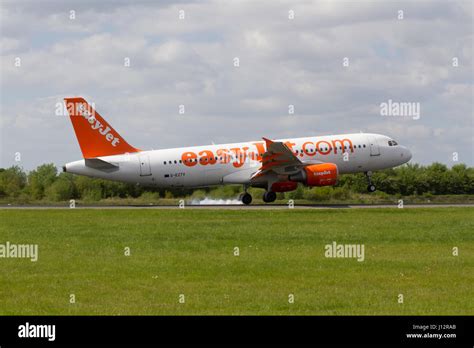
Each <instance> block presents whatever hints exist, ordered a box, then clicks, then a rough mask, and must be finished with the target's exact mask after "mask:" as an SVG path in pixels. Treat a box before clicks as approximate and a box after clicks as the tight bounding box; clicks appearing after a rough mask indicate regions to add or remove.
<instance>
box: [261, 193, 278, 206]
mask: <svg viewBox="0 0 474 348" xmlns="http://www.w3.org/2000/svg"><path fill="white" fill-rule="evenodd" d="M276 198H277V195H276V193H275V192H273V191H267V192H265V193H264V194H263V201H264V202H265V203H271V202H275V199H276Z"/></svg>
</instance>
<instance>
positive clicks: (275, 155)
mask: <svg viewBox="0 0 474 348" xmlns="http://www.w3.org/2000/svg"><path fill="white" fill-rule="evenodd" d="M263 140H265V143H266V145H267V150H266V152H265V153H264V154H263V156H262V166H261V167H260V169H259V170H258V171H257V172H255V174H253V175H252V179H256V178H259V177H261V176H264V175H266V174H269V173H272V172H273V173H275V174H277V175H289V174H293V173H296V172H297V171H298V170H299V169H300V168H301V167H304V166H306V165H308V164H309V163H307V162H301V161H300V159H299V158H298V157H296V156H295V154H294V153H293V151H291V150H290V149H289V148H288V146H286V145H285V144H284V143H283V142H281V141H272V140H270V139H267V138H263ZM318 162H319V161H318Z"/></svg>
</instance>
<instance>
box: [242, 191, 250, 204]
mask: <svg viewBox="0 0 474 348" xmlns="http://www.w3.org/2000/svg"><path fill="white" fill-rule="evenodd" d="M239 199H240V200H241V201H242V203H244V204H245V205H249V204H250V203H252V195H251V194H250V193H247V192H245V193H242V194H241V195H240V197H239Z"/></svg>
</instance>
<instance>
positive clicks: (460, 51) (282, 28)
mask: <svg viewBox="0 0 474 348" xmlns="http://www.w3.org/2000/svg"><path fill="white" fill-rule="evenodd" d="M0 6H1V7H0V8H1V13H0V29H1V42H0V43H1V46H0V47H1V56H2V57H1V66H0V68H1V70H0V86H1V90H0V92H1V93H0V100H1V109H0V127H1V132H0V137H1V139H0V167H8V166H11V165H14V164H18V165H21V166H23V167H24V168H25V169H28V170H30V169H33V168H34V167H36V166H37V165H39V164H42V163H55V164H56V165H57V166H58V167H59V166H61V165H62V164H63V163H65V162H69V161H72V160H76V159H78V158H80V157H81V153H80V150H79V146H78V144H77V142H76V139H75V136H74V133H73V130H72V127H71V124H70V121H69V119H68V118H67V117H64V116H57V115H55V109H56V104H57V103H58V102H61V100H62V98H63V97H66V96H84V97H85V98H86V99H88V100H89V101H91V102H94V103H95V105H96V108H97V110H98V111H99V112H100V113H101V114H102V115H103V116H104V117H105V118H106V119H107V120H108V121H109V122H110V123H111V124H112V125H113V126H114V128H115V129H116V130H117V131H119V132H120V133H121V134H122V135H123V136H124V137H125V138H126V139H127V141H128V142H130V143H131V144H133V145H135V146H137V147H140V148H143V149H150V148H154V149H158V148H168V147H180V146H191V145H204V144H210V143H211V142H215V143H219V142H222V143H227V142H237V141H246V140H256V139H260V138H261V137H262V136H265V137H271V138H286V137H301V136H311V135H324V134H337V133H349V132H359V131H364V132H374V133H382V134H386V135H389V136H391V137H393V138H395V139H396V140H397V141H398V142H400V143H402V144H404V145H407V146H408V147H410V149H411V150H412V152H413V159H412V161H413V162H417V163H422V164H429V163H431V162H434V161H437V162H442V163H445V164H447V165H449V166H451V165H453V164H456V163H459V162H464V163H467V164H468V165H471V166H472V165H473V164H474V157H473V153H474V151H473V150H474V126H473V120H474V116H473V57H472V42H473V17H472V15H473V7H472V2H470V1H450V2H446V1H408V2H404V1H386V2H385V1H351V2H347V1H279V2H276V1H270V0H265V1H259V2H253V1H202V2H196V3H195V2H186V1H182V2H160V3H159V4H156V3H155V2H151V1H133V2H132V1H101V2H98V1H97V2H94V1H80V2H79V1H35V2H33V1H2V2H1V4H0ZM180 10H183V11H184V13H185V18H184V19H179V13H180V12H179V11H180ZM290 10H292V11H294V13H295V17H294V19H289V18H288V14H289V11H290ZM400 10H401V11H403V19H399V18H398V17H399V11H400ZM70 11H75V16H76V17H75V19H70ZM126 57H128V58H130V62H131V66H130V67H125V66H124V64H123V63H124V59H125V58H126ZM235 57H238V58H239V60H240V66H239V67H234V65H233V59H234V58H235ZM345 57H347V58H348V59H349V66H347V67H344V66H343V64H342V62H343V59H344V58H345ZM16 58H20V59H21V66H19V67H17V66H15V59H16ZM453 58H457V60H458V62H459V65H458V66H457V67H454V66H453V64H452V62H453ZM389 99H391V100H393V101H398V102H415V103H420V108H421V116H420V118H419V119H417V120H414V119H413V117H385V116H382V115H381V114H380V104H381V103H383V102H387V101H388V100H389ZM181 104H183V105H185V110H186V112H185V114H184V115H180V114H179V113H178V107H179V105H181ZM290 104H292V105H294V106H295V114H293V115H290V114H288V105H290ZM454 152H456V153H458V158H459V162H456V161H453V153H454ZM17 153H20V154H21V161H15V154H17Z"/></svg>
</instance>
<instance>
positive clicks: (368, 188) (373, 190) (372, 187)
mask: <svg viewBox="0 0 474 348" xmlns="http://www.w3.org/2000/svg"><path fill="white" fill-rule="evenodd" d="M364 174H365V176H366V177H367V182H368V183H369V186H367V191H369V192H375V190H377V187H375V185H374V184H373V183H372V180H371V176H372V172H365V173H364Z"/></svg>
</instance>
